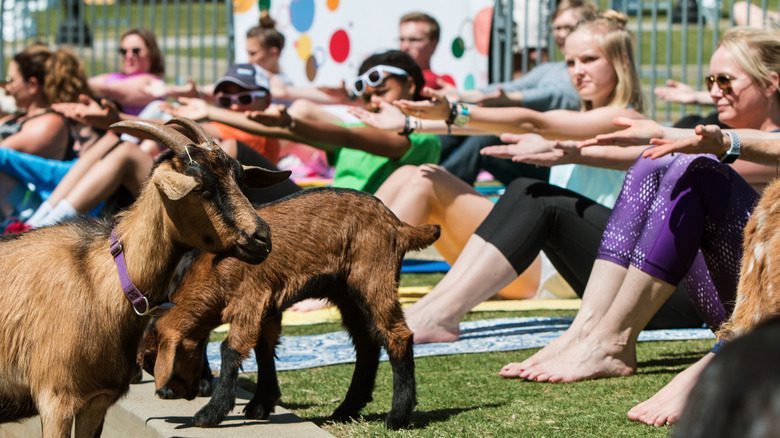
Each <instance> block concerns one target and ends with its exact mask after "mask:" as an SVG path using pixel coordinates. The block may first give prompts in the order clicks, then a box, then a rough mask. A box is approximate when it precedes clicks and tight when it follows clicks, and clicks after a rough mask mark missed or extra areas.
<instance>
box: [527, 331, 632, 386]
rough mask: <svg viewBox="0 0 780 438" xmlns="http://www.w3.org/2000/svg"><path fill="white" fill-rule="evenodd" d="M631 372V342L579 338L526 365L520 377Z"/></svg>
mask: <svg viewBox="0 0 780 438" xmlns="http://www.w3.org/2000/svg"><path fill="white" fill-rule="evenodd" d="M634 371H636V349H635V345H634V344H631V343H630V344H628V345H618V344H612V343H608V342H602V341H598V340H594V339H590V338H588V337H583V338H580V339H579V340H577V342H572V343H571V344H570V345H569V347H568V348H567V349H565V350H563V351H559V352H558V353H557V354H556V355H555V356H554V357H551V358H549V360H546V361H544V362H541V363H539V364H538V365H535V366H531V367H529V369H528V370H526V371H524V373H523V376H524V377H523V378H525V379H527V380H534V381H537V382H552V383H558V382H577V381H580V380H590V379H598V378H603V377H622V376H629V375H631V374H633V373H634Z"/></svg>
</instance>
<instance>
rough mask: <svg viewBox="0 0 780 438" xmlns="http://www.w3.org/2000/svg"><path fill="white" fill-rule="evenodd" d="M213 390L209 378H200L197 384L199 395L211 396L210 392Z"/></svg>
mask: <svg viewBox="0 0 780 438" xmlns="http://www.w3.org/2000/svg"><path fill="white" fill-rule="evenodd" d="M213 392H214V386H213V384H212V381H211V380H206V379H201V380H200V385H199V386H198V396H200V397H211V394H212V393H213Z"/></svg>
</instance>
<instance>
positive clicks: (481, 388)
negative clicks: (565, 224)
mask: <svg viewBox="0 0 780 438" xmlns="http://www.w3.org/2000/svg"><path fill="white" fill-rule="evenodd" d="M440 277H441V275H440V274H417V275H403V276H402V277H401V283H402V285H406V286H413V285H426V284H429V285H432V284H435V282H436V281H438V279H439V278H440ZM573 314H574V312H572V311H534V312H479V313H471V314H469V315H467V317H466V320H473V319H489V318H500V317H510V316H572V315H573ZM339 329H340V326H339V325H338V324H318V325H311V326H292V327H284V335H286V336H300V335H310V334H319V333H327V332H331V331H335V330H339ZM219 338H221V336H220V337H213V338H212V340H216V339H219ZM711 344H712V341H709V340H705V341H677V342H644V343H640V344H639V346H638V351H637V354H638V360H639V369H638V372H637V374H636V375H634V376H631V377H625V378H615V379H602V380H594V381H589V382H580V383H573V384H542V383H529V382H523V381H518V380H505V379H502V378H500V377H499V376H498V375H497V371H498V370H499V369H500V368H501V367H502V366H503V365H504V364H506V363H509V362H515V361H520V360H523V359H525V358H527V357H528V356H530V355H531V354H533V353H534V352H535V351H536V350H521V351H510V352H496V353H484V354H465V355H454V356H434V357H425V358H418V359H416V360H415V367H416V377H417V399H418V404H417V408H416V410H415V413H414V415H413V417H412V424H411V426H410V427H409V428H407V429H405V430H402V431H398V432H392V431H388V430H386V429H385V428H384V425H383V424H384V423H383V421H384V417H385V416H386V415H387V412H388V410H389V408H390V403H391V394H392V373H391V370H390V366H389V364H388V363H386V362H382V363H381V364H380V367H379V374H378V377H377V383H376V388H375V390H374V401H373V402H372V403H370V404H369V405H368V406H367V407H366V408H365V409H364V410H363V412H362V418H361V419H359V420H357V421H354V422H351V423H333V422H330V421H329V415H330V414H331V413H332V412H333V410H334V409H335V408H336V406H338V404H339V403H340V402H341V400H342V399H343V397H344V395H345V393H346V390H347V387H348V385H349V381H350V378H351V375H352V371H353V366H354V365H353V364H345V365H334V366H327V367H320V368H313V369H305V370H296V371H282V372H279V380H280V385H281V388H282V394H283V395H282V401H281V405H282V406H284V407H286V408H288V409H290V410H292V411H294V412H295V413H296V414H297V415H298V416H300V417H302V418H303V419H305V420H308V421H312V422H314V423H316V424H317V425H319V426H320V427H322V428H324V429H325V430H327V431H328V432H330V433H332V434H333V435H335V436H337V437H366V436H372V437H510V436H511V437H567V438H568V437H578V438H579V437H663V436H667V435H668V433H669V430H670V429H669V428H668V427H661V428H655V427H650V426H646V425H643V424H637V423H634V422H631V421H629V420H627V419H626V416H625V414H626V412H627V411H628V410H629V409H630V408H631V407H632V406H634V405H635V404H637V403H639V402H640V401H642V400H645V399H647V398H648V397H650V396H651V395H653V394H654V393H655V392H656V391H657V390H658V389H660V388H661V387H662V386H664V385H665V384H666V383H667V382H668V381H669V380H671V379H672V377H673V376H674V375H675V374H677V373H679V372H680V371H682V370H683V369H685V368H686V367H687V366H688V365H690V364H692V363H693V362H695V361H696V360H698V359H699V358H700V357H701V356H703V355H704V354H705V353H706V352H707V351H708V350H709V348H710V347H711ZM255 379H256V375H255V374H246V375H243V376H242V377H241V378H240V380H239V382H240V385H241V386H242V387H244V388H245V389H247V390H249V391H254V384H255V383H254V382H255Z"/></svg>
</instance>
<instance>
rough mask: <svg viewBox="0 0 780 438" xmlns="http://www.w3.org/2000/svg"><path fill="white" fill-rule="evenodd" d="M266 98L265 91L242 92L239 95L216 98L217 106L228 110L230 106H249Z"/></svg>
mask: <svg viewBox="0 0 780 438" xmlns="http://www.w3.org/2000/svg"><path fill="white" fill-rule="evenodd" d="M266 96H268V91H266V90H255V91H242V92H240V93H233V94H223V95H221V96H218V97H217V104H219V106H221V107H222V108H230V105H234V104H235V105H243V106H246V105H251V104H252V103H254V101H255V99H263V98H265V97H266Z"/></svg>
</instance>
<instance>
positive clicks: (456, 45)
mask: <svg viewBox="0 0 780 438" xmlns="http://www.w3.org/2000/svg"><path fill="white" fill-rule="evenodd" d="M465 51H466V44H464V43H463V38H461V37H457V38H455V39H454V40H452V56H454V57H456V58H460V57H461V56H463V52H465Z"/></svg>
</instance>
